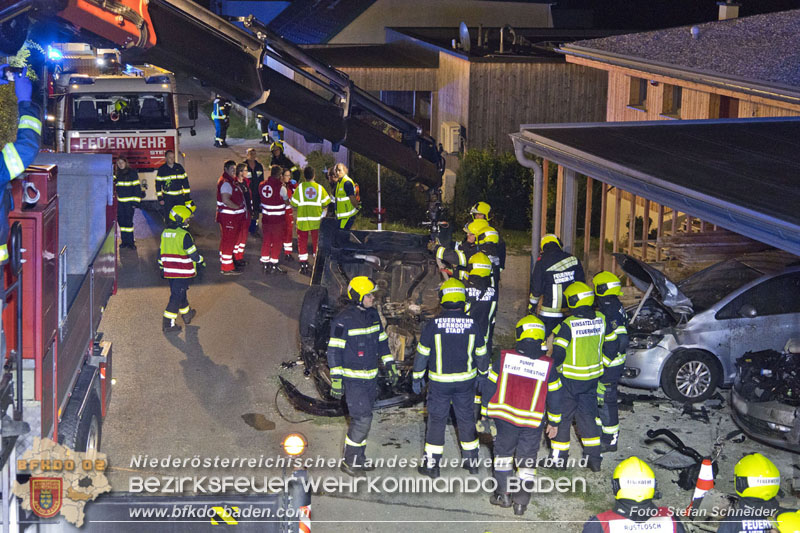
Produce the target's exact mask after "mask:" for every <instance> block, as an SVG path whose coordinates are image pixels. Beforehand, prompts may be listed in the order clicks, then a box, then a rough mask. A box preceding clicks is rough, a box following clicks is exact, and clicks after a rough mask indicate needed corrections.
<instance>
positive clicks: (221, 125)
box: [211, 95, 231, 148]
mask: <svg viewBox="0 0 800 533" xmlns="http://www.w3.org/2000/svg"><path fill="white" fill-rule="evenodd" d="M230 114H231V101H230V100H228V99H227V98H225V97H223V96H220V95H217V97H216V98H214V109H213V110H212V111H211V120H213V121H214V146H216V147H217V148H225V147H226V146H228V143H227V142H225V139H226V138H227V137H228V126H229V125H230V123H231V117H230Z"/></svg>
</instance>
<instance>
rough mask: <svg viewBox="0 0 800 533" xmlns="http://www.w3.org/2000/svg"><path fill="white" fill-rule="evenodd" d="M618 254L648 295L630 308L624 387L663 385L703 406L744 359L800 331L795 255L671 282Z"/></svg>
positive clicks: (766, 257)
mask: <svg viewBox="0 0 800 533" xmlns="http://www.w3.org/2000/svg"><path fill="white" fill-rule="evenodd" d="M614 255H615V257H616V259H617V262H618V263H619V264H620V267H621V268H622V269H623V270H624V271H625V273H626V274H627V275H628V276H629V277H630V278H631V281H632V282H633V284H634V285H635V286H636V287H637V288H638V289H639V290H641V291H643V292H645V297H644V298H643V299H642V301H641V302H640V304H639V305H638V306H636V307H634V308H631V309H629V310H628V316H629V319H630V324H629V326H628V331H629V334H630V344H629V346H628V352H627V360H626V363H625V374H624V376H623V378H622V380H621V382H622V383H623V384H624V385H628V386H631V387H639V388H647V389H657V388H658V387H661V388H662V389H663V391H664V393H665V394H666V395H667V396H669V397H670V398H672V399H674V400H678V401H681V402H700V401H703V400H706V399H708V398H709V397H711V395H712V394H714V391H715V390H716V388H717V387H719V386H723V385H730V384H731V383H733V380H734V377H735V375H736V365H735V362H736V359H737V358H739V357H741V356H742V354H744V353H746V352H755V351H759V350H780V349H781V348H783V346H784V345H785V344H786V342H787V341H788V340H789V338H790V337H793V336H797V335H798V333H800V264H798V263H796V261H797V258H795V257H794V256H788V255H787V254H783V253H772V254H769V253H768V254H757V255H756V254H753V255H752V256H745V257H742V258H739V259H730V260H727V261H724V262H721V263H717V264H716V265H713V266H711V267H708V268H706V269H704V270H701V271H700V272H697V273H696V274H693V275H691V276H689V277H688V278H686V279H684V280H683V281H681V282H680V283H673V282H672V281H670V280H669V279H667V277H666V276H664V274H663V273H661V272H660V271H658V270H656V269H655V268H654V267H652V266H650V265H648V264H646V263H643V262H641V261H639V260H637V259H634V258H633V257H630V256H628V255H625V254H614ZM793 260H794V261H795V263H793V264H790V263H791V261H793Z"/></svg>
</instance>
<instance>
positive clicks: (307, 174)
mask: <svg viewBox="0 0 800 533" xmlns="http://www.w3.org/2000/svg"><path fill="white" fill-rule="evenodd" d="M303 179H304V181H303V183H301V184H300V185H298V187H297V189H295V191H294V195H293V196H292V200H291V203H292V206H294V208H295V209H296V210H297V259H298V260H299V261H300V273H301V274H304V275H306V276H310V275H311V269H310V268H309V267H308V251H309V250H308V237H309V236H310V237H311V253H312V254H316V253H317V241H318V239H319V226H320V223H321V222H322V219H323V218H324V217H325V214H326V212H327V211H328V205H330V203H331V197H330V196H329V195H328V192H327V191H326V190H325V188H324V187H323V186H322V185H320V184H319V183H317V182H316V181H314V167H312V166H307V167H306V168H304V169H303Z"/></svg>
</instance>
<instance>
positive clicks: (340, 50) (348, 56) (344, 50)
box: [303, 44, 439, 68]
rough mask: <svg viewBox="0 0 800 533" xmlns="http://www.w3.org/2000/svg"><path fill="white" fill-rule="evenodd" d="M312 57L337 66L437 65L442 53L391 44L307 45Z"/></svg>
mask: <svg viewBox="0 0 800 533" xmlns="http://www.w3.org/2000/svg"><path fill="white" fill-rule="evenodd" d="M303 49H304V50H305V51H306V52H308V53H309V54H310V55H312V56H313V57H315V58H317V59H319V60H320V61H323V62H324V63H327V64H328V65H333V66H334V67H336V68H347V67H351V68H359V67H361V68H364V67H367V68H369V67H372V68H381V67H384V68H389V67H390V68H438V67H439V56H437V55H434V54H431V53H414V52H413V51H411V50H408V49H407V48H405V47H402V46H395V45H392V44H361V45H349V44H348V45H324V44H323V45H307V46H303Z"/></svg>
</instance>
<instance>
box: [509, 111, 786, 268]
mask: <svg viewBox="0 0 800 533" xmlns="http://www.w3.org/2000/svg"><path fill="white" fill-rule="evenodd" d="M511 138H512V141H513V142H514V146H515V148H518V149H519V148H522V149H523V150H525V151H527V152H530V153H533V154H536V155H538V156H541V157H544V158H545V159H548V160H550V161H553V162H555V163H557V164H559V165H562V166H564V167H566V168H570V169H572V170H574V171H576V172H579V173H582V174H585V175H587V176H591V177H593V178H595V179H598V180H600V181H602V182H605V183H608V184H610V185H613V186H616V187H619V188H621V189H623V190H626V191H630V192H632V193H634V194H636V195H638V196H642V197H644V198H648V199H650V200H652V201H656V202H658V203H660V204H663V205H666V206H668V207H671V208H673V209H676V210H679V211H682V212H686V213H689V214H690V215H692V216H696V217H699V218H701V219H702V220H705V221H707V222H710V223H712V224H717V225H719V226H721V227H723V228H726V229H729V230H731V231H735V232H737V233H739V234H742V235H746V236H748V237H750V238H753V239H756V240H758V241H761V242H764V243H767V244H770V245H772V246H776V247H778V248H781V249H783V250H786V251H788V252H791V253H793V254H797V255H800V212H798V210H797V208H796V206H797V205H798V204H799V203H800V161H798V159H797V153H798V152H800V119H798V118H771V119H734V120H691V121H674V122H673V121H656V122H611V123H603V124H555V125H553V124H549V125H547V124H536V125H523V126H521V131H520V132H519V133H514V134H511ZM517 153H518V154H519V153H520V152H517ZM518 157H519V155H518Z"/></svg>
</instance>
